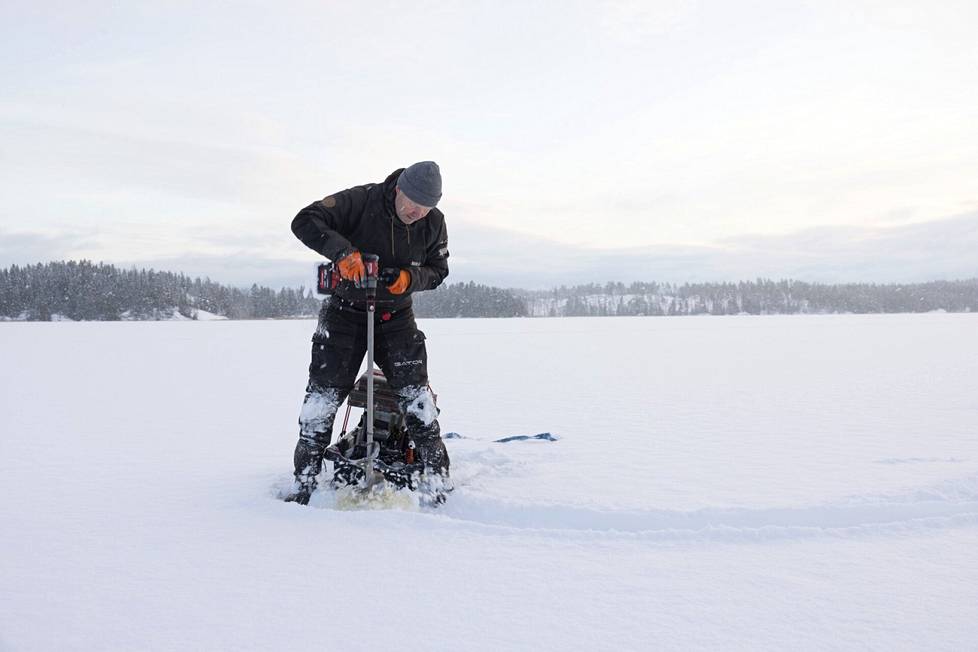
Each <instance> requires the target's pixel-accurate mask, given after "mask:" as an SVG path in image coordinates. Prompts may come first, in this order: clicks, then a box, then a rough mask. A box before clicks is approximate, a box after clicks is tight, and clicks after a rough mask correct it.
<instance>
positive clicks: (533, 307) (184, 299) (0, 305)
mask: <svg viewBox="0 0 978 652" xmlns="http://www.w3.org/2000/svg"><path fill="white" fill-rule="evenodd" d="M320 299H321V297H318V296H317V295H315V294H314V293H313V292H312V291H311V290H308V289H305V288H302V287H296V288H282V289H280V290H277V291H276V290H273V289H271V288H268V287H264V286H260V285H257V284H254V285H252V286H251V288H247V289H245V288H236V287H229V286H225V285H221V284H219V283H216V282H214V281H211V280H210V279H203V280H201V279H200V278H190V277H188V276H185V275H184V274H175V273H172V272H158V271H154V270H145V269H139V270H137V269H135V268H132V269H120V268H117V267H115V266H113V265H108V264H105V263H99V264H95V263H92V262H91V261H87V260H82V261H68V262H53V263H43V264H37V265H27V266H17V265H13V266H11V267H10V268H7V269H0V319H8V320H9V319H25V320H40V321H47V320H51V319H57V318H59V317H64V318H68V319H72V320H121V319H132V320H140V319H174V318H179V317H180V316H182V317H184V318H189V319H195V318H197V317H198V316H200V313H201V312H202V311H206V312H207V313H211V314H213V315H217V316H220V317H226V318H228V319H272V318H292V317H312V316H314V315H316V314H317V312H318V311H319V306H320ZM414 309H415V313H416V314H417V316H418V317H428V318H431V317H526V316H529V317H578V316H626V315H627V316H637V315H647V316H660V315H661V316H668V315H676V316H679V315H736V314H751V315H763V314H796V313H895V312H929V311H933V310H946V311H948V312H973V311H978V278H975V279H969V280H963V281H933V282H929V283H911V284H873V283H848V284H837V285H830V284H819V283H805V282H802V281H791V280H781V281H773V280H770V279H757V280H755V281H742V282H739V283H684V284H682V285H679V284H670V283H647V282H645V283H631V284H629V285H625V284H624V283H606V284H604V285H600V284H597V283H591V284H587V285H577V286H572V287H567V286H561V287H559V288H554V289H553V290H543V291H528V290H514V289H503V288H498V287H493V286H489V285H480V284H477V283H472V282H469V283H447V284H444V285H442V286H440V287H438V288H437V289H435V290H433V291H430V292H421V293H418V294H416V295H414Z"/></svg>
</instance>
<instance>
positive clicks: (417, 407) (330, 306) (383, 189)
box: [287, 161, 449, 504]
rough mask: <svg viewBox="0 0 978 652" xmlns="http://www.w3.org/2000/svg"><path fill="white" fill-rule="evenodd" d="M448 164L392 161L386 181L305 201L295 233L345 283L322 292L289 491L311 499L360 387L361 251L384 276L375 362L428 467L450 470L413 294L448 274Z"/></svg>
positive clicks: (363, 303)
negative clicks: (444, 204) (442, 206)
mask: <svg viewBox="0 0 978 652" xmlns="http://www.w3.org/2000/svg"><path fill="white" fill-rule="evenodd" d="M439 199H441V171H440V170H439V168H438V165H437V164H436V163H434V162H432V161H422V162H420V163H415V164H414V165H411V166H409V167H408V168H406V169H399V170H395V171H394V172H393V173H392V174H391V175H390V176H389V177H387V179H386V180H385V181H384V182H383V183H371V184H367V185H364V186H356V187H354V188H350V189H348V190H343V191H341V192H338V193H336V194H333V195H329V196H327V197H325V198H324V199H322V200H320V201H317V202H313V203H312V204H310V205H309V206H306V207H305V208H303V209H302V210H301V211H299V214H298V215H296V216H295V219H294V220H292V232H293V233H295V235H296V237H297V238H299V239H300V240H301V241H302V242H303V243H304V244H305V245H306V246H307V247H309V248H310V249H313V250H314V251H316V252H318V253H320V254H322V255H323V256H325V257H327V258H329V259H330V260H332V261H334V263H335V264H336V266H337V267H338V268H339V270H340V275H341V276H342V277H343V279H344V282H341V283H340V285H339V287H337V288H336V290H335V293H334V294H333V295H331V296H330V297H328V298H327V299H326V300H325V301H323V306H322V309H321V310H320V312H319V324H318V326H317V328H316V332H315V334H314V335H313V337H312V343H313V344H312V363H311V364H310V366H309V384H308V385H307V387H306V396H305V400H304V401H303V403H302V411H301V413H300V415H299V442H298V443H297V444H296V447H295V458H294V462H295V480H296V482H295V485H294V491H293V493H292V494H291V495H290V496H289V497H288V498H287V500H290V501H294V502H299V503H302V504H306V503H308V501H309V496H310V494H311V493H312V492H313V491H314V490H315V488H316V476H317V474H318V473H319V471H320V469H321V467H322V460H323V452H324V450H325V448H326V447H327V446H328V445H329V442H330V437H331V435H332V431H333V420H334V418H335V417H336V411H337V409H338V408H339V406H340V404H341V403H342V402H343V400H344V399H345V398H346V396H347V394H349V393H350V390H351V389H352V388H353V384H354V382H355V381H356V374H357V371H359V369H360V363H361V362H362V361H363V356H364V354H365V352H366V349H367V333H366V328H365V323H366V319H367V317H366V301H365V298H364V293H363V290H357V289H356V288H355V287H354V283H353V281H356V280H359V279H361V278H362V277H363V275H364V273H365V270H364V265H363V261H362V259H361V252H362V253H370V254H377V255H378V256H380V263H379V266H380V268H381V269H382V270H384V271H385V274H384V275H385V276H386V278H385V280H386V281H387V283H386V284H384V283H381V284H379V286H378V288H377V313H376V314H377V316H376V322H375V329H374V349H375V355H376V361H377V364H378V366H380V369H381V370H382V371H383V372H384V375H385V376H386V377H387V382H388V384H389V386H390V387H391V388H393V389H395V390H397V392H398V394H399V395H400V397H401V408H402V409H403V410H404V413H405V415H406V420H407V433H408V435H409V436H410V437H411V438H412V439H413V440H414V442H415V446H416V448H417V451H418V454H419V457H420V459H421V460H422V461H423V462H424V464H425V468H426V469H427V470H428V471H429V472H433V473H439V474H442V475H445V476H447V475H448V466H449V460H448V451H447V450H445V444H444V442H442V440H441V431H440V427H439V425H438V419H437V416H438V409H437V408H436V407H435V405H434V400H433V397H432V395H431V390H430V389H429V388H428V356H427V351H426V349H425V343H424V340H425V336H424V333H422V332H421V331H420V330H419V329H418V326H417V324H416V323H415V320H414V313H413V311H412V310H411V294H412V293H413V292H420V291H422V290H431V289H433V288H436V287H438V285H440V284H441V282H442V281H443V280H444V279H445V277H446V276H448V235H447V233H446V231H445V216H444V215H443V214H442V212H441V211H440V210H438V209H437V208H435V205H436V204H437V203H438V200H439Z"/></svg>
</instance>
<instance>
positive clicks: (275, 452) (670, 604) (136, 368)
mask: <svg viewBox="0 0 978 652" xmlns="http://www.w3.org/2000/svg"><path fill="white" fill-rule="evenodd" d="M420 324H421V327H422V328H423V329H424V330H425V332H426V333H427V336H428V337H427V344H428V354H429V371H430V375H431V378H432V384H433V387H434V390H435V392H436V393H437V394H438V406H439V408H440V409H441V414H440V416H439V420H440V422H441V425H442V430H443V432H452V431H454V432H458V433H461V434H462V435H463V437H462V438H459V439H448V440H447V441H446V445H447V446H448V449H449V452H450V454H451V456H452V470H453V478H454V480H455V482H456V484H457V489H456V490H455V492H454V493H453V494H452V495H451V497H450V498H449V501H448V503H447V504H446V505H444V506H443V507H440V508H437V509H432V508H424V507H419V506H418V505H417V502H416V501H412V500H410V499H409V498H408V499H405V500H402V501H400V502H397V501H394V502H393V503H391V502H388V503H385V504H386V505H387V506H388V507H390V506H392V505H393V507H394V508H389V509H355V510H350V509H344V508H345V507H349V504H348V502H346V501H345V500H344V497H343V496H342V495H337V494H335V493H330V492H319V493H317V494H315V495H314V496H313V501H312V503H311V505H310V506H309V507H301V506H298V505H294V504H286V503H283V502H280V501H278V500H276V499H275V494H276V492H277V491H279V490H280V488H281V487H282V486H283V484H284V483H287V482H288V481H289V478H290V471H291V457H292V448H293V446H294V443H295V438H296V435H297V424H296V421H297V418H298V415H299V410H300V406H301V404H302V399H303V396H304V392H303V390H304V388H305V382H306V378H305V374H306V369H307V367H308V364H309V360H308V355H309V350H310V346H311V344H310V336H311V334H312V331H313V330H314V327H315V326H314V324H313V322H311V321H248V322H242V321H209V322H199V321H198V322H191V321H187V322H113V323H83V322H75V323H43V322H42V323H19V322H17V323H5V324H2V325H0V359H2V360H3V362H4V364H3V377H2V381H0V382H2V384H0V390H2V392H0V491H2V495H3V500H2V501H0V524H2V525H0V587H2V590H0V649H2V650H7V649H10V650H50V649H66V650H73V649H78V650H130V649H152V650H184V649H207V650H224V649H227V650H231V649H233V650H270V649H327V650H329V649H343V650H366V649H378V648H391V647H395V646H396V647H399V648H403V649H431V650H460V649H464V650H499V649H560V650H596V649H614V650H619V649H625V650H637V649H676V650H690V649H694V650H695V649H724V650H728V649H744V650H757V649H769V650H782V649H792V650H798V649H802V650H804V649H811V650H823V649H865V648H869V649H928V650H961V649H974V646H975V641H976V640H978V563H976V555H975V550H976V549H978V437H976V436H975V435H976V433H978V398H976V397H978V374H976V373H975V369H976V368H978V338H976V337H974V333H975V332H978V316H976V315H962V314H923V315H866V316H859V315H831V316H791V317H788V316H769V317H736V318H734V317H729V318H726V317H711V318H703V319H690V318H609V317H605V318H578V319H572V318H567V319H509V320H428V321H421V322H420ZM543 432H550V433H553V434H554V435H555V436H557V437H558V439H557V441H544V440H532V439H531V440H526V441H512V442H509V443H495V442H494V440H496V439H500V438H503V437H505V436H509V435H532V434H536V433H543Z"/></svg>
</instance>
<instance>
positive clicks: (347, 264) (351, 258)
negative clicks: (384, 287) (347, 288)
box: [336, 249, 367, 283]
mask: <svg viewBox="0 0 978 652" xmlns="http://www.w3.org/2000/svg"><path fill="white" fill-rule="evenodd" d="M336 266H337V267H339V269H340V276H342V277H343V278H345V279H346V280H347V281H355V282H357V283H359V282H360V281H362V280H363V277H364V276H365V275H366V274H367V269H366V268H365V267H364V266H363V259H362V258H361V257H360V252H359V251H357V250H356V249H354V250H353V251H352V252H351V253H348V254H347V255H345V256H343V257H342V258H340V259H339V260H337V261H336Z"/></svg>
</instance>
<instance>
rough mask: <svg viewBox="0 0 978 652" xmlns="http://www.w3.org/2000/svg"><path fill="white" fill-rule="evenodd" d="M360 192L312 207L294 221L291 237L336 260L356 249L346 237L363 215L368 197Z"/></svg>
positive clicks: (342, 194)
mask: <svg viewBox="0 0 978 652" xmlns="http://www.w3.org/2000/svg"><path fill="white" fill-rule="evenodd" d="M358 190H359V189H358V188H351V189H349V190H343V191H342V192H338V193H336V194H335V195H329V196H328V197H325V198H323V199H320V200H319V201H314V202H313V203H311V204H309V205H308V206H306V207H305V208H303V209H302V210H301V211H299V213H298V214H297V215H296V216H295V218H294V219H293V220H292V233H294V234H295V237H297V238H299V240H301V241H302V243H303V244H304V245H306V246H307V247H309V248H310V249H312V250H313V251H315V252H317V253H320V254H322V255H323V256H326V257H327V258H329V259H330V260H336V257H337V256H338V255H339V254H341V253H342V252H344V251H345V250H347V249H350V248H352V246H353V245H351V244H350V241H349V240H348V239H347V238H346V236H345V235H344V234H346V233H351V232H352V231H353V228H354V226H355V224H356V221H357V220H359V219H360V214H361V213H362V212H363V210H362V209H363V203H364V202H365V197H364V196H363V195H364V194H365V193H363V192H358Z"/></svg>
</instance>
